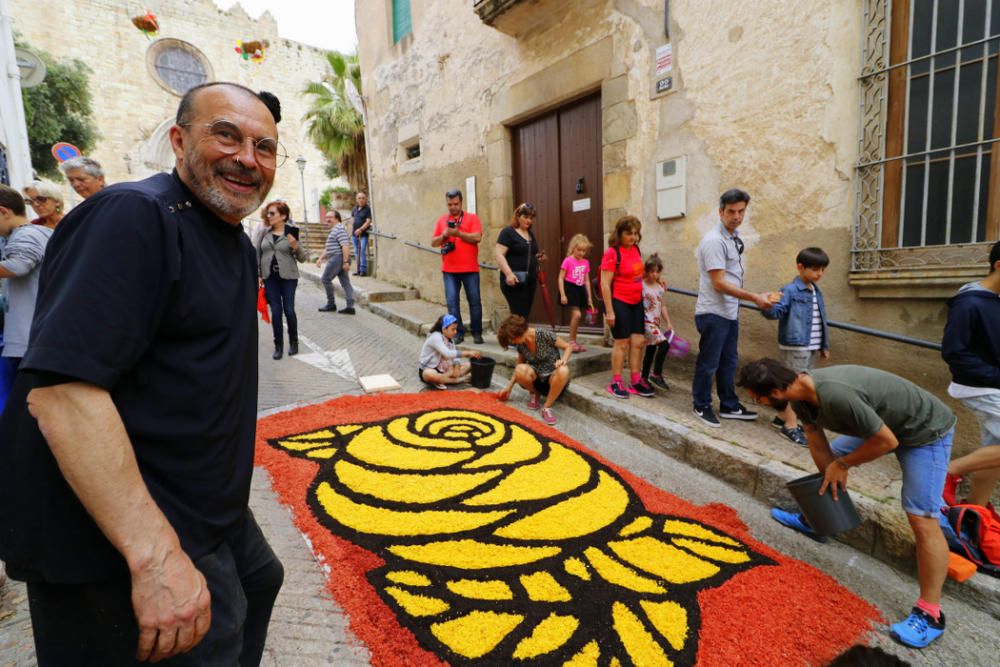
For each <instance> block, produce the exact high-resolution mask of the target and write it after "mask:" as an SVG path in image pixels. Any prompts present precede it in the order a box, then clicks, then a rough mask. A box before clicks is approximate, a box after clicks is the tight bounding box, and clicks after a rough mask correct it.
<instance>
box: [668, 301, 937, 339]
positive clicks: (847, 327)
mask: <svg viewBox="0 0 1000 667" xmlns="http://www.w3.org/2000/svg"><path fill="white" fill-rule="evenodd" d="M667 291H668V292H673V293H675V294H683V295H684V296H693V297H697V296H698V293H697V292H692V291H691V290H687V289H681V288H679V287H668V288H667ZM740 308H746V309H748V310H757V311H759V310H760V308H758V307H757V306H756V305H754V304H752V303H744V302H742V301H740ZM826 324H827V326H830V327H833V328H835V329H843V330H844V331H853V332H854V333H859V334H864V335H866V336H873V337H875V338H884V339H885V340H892V341H895V342H897V343H906V344H907V345H913V346H915V347H923V348H927V349H928V350H937V351H938V352H940V351H941V344H940V343H935V342H933V341H929V340H923V339H921V338H913V337H911V336H903V335H902V334H895V333H891V332H889V331H880V330H878V329H872V328H871V327H863V326H861V325H860V324H851V323H849V322H835V321H834V320H827V322H826Z"/></svg>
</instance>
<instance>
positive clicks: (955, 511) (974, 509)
mask: <svg viewBox="0 0 1000 667" xmlns="http://www.w3.org/2000/svg"><path fill="white" fill-rule="evenodd" d="M948 523H949V524H950V525H951V527H952V529H953V530H954V531H955V534H956V535H957V537H958V546H960V547H961V551H959V553H960V554H961V555H963V556H965V557H966V558H968V559H969V560H971V561H972V562H973V563H975V564H976V565H977V566H978V568H979V571H980V572H985V573H986V574H991V575H993V576H994V577H1000V517H998V516H997V514H996V512H994V511H993V510H991V509H988V508H986V507H983V506H981V505H953V506H952V507H950V508H948Z"/></svg>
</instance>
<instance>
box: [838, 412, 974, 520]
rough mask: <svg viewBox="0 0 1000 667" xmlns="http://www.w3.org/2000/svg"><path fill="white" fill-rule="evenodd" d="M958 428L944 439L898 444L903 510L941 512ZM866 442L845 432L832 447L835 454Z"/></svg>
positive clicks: (918, 513)
mask: <svg viewBox="0 0 1000 667" xmlns="http://www.w3.org/2000/svg"><path fill="white" fill-rule="evenodd" d="M954 437H955V429H954V428H953V429H951V430H950V431H948V432H947V433H945V434H944V435H943V436H941V438H940V439H938V440H935V441H934V442H932V443H930V444H927V445H924V446H922V447H902V446H900V447H896V449H894V450H893V452H892V453H893V454H895V455H896V460H898V461H899V467H900V468H902V469H903V492H902V494H901V496H902V497H901V499H902V501H903V511H904V512H906V513H907V514H912V515H914V516H920V517H927V518H937V516H938V515H939V514H940V512H941V505H943V504H944V503H943V501H942V500H941V492H942V491H944V478H945V475H947V474H948V460H949V459H950V458H951V440H952V438H954ZM862 442H864V441H863V440H862V439H861V438H854V437H851V436H849V435H842V436H839V437H837V438H834V440H833V442H831V443H830V449H832V450H833V454H834V456H837V457H841V456H844V455H846V454H850V453H851V452H853V451H854V450H855V449H857V448H858V447H859V446H860V445H861V443H862Z"/></svg>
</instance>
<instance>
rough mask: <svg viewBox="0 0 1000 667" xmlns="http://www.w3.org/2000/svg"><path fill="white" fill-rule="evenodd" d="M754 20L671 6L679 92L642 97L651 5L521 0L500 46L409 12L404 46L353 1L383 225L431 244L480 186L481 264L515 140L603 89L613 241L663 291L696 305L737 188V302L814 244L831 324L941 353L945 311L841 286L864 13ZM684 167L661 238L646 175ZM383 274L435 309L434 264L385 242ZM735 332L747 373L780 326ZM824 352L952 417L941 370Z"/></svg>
mask: <svg viewBox="0 0 1000 667" xmlns="http://www.w3.org/2000/svg"><path fill="white" fill-rule="evenodd" d="M752 4H753V6H752V9H751V8H749V7H748V5H747V3H745V2H740V1H739V0H717V1H715V2H703V1H702V0H674V2H671V5H670V11H671V35H670V41H671V43H672V45H673V50H674V70H673V75H674V87H675V92H672V93H670V94H668V95H666V96H661V97H656V98H654V97H653V94H652V93H653V71H654V58H655V49H656V47H658V46H660V45H661V44H663V43H664V42H666V41H667V40H666V38H665V37H664V34H663V13H662V12H663V3H662V2H660V1H659V0H575V1H570V0H538V1H537V2H523V3H520V4H519V5H518V6H517V7H516V8H515V9H514V10H511V11H510V12H509V13H508V15H507V16H506V17H501V18H500V19H498V21H497V24H496V25H497V26H498V27H500V28H502V29H503V31H501V30H498V29H496V28H492V27H490V26H487V25H485V24H484V23H483V22H482V21H481V20H480V19H479V17H478V16H477V15H476V13H475V11H474V9H473V7H472V3H469V2H467V1H466V0H438V1H437V2H433V3H412V18H413V32H412V33H411V34H410V35H408V36H406V37H405V38H403V39H402V40H401V41H400V42H399V43H393V39H392V19H391V2H390V0H375V1H371V2H369V1H368V0H365V1H356V3H355V10H356V12H357V17H358V25H359V58H360V61H361V66H362V72H363V77H364V89H365V98H366V103H367V105H368V112H369V128H368V129H369V156H370V160H371V170H372V182H373V185H372V189H373V194H374V196H375V197H376V198H378V199H379V200H380V207H379V213H380V216H379V217H380V219H379V223H380V225H381V226H382V228H383V229H386V230H389V231H391V232H392V233H394V234H396V235H398V236H399V237H400V239H407V240H416V241H420V242H422V243H425V244H426V243H429V241H430V236H431V230H432V226H433V223H434V221H435V219H436V218H437V217H438V216H439V215H441V214H442V213H443V212H444V201H443V194H442V193H443V192H444V191H445V190H446V189H448V188H450V187H461V186H463V185H464V183H465V179H466V177H468V176H476V178H477V200H478V204H479V206H478V210H479V214H480V216H481V217H482V218H483V224H484V241H483V243H482V245H481V248H480V259H481V260H483V261H487V262H492V261H493V259H492V257H493V247H494V241H495V238H496V235H497V234H498V233H499V230H500V228H501V227H502V226H503V225H504V224H506V222H507V220H508V216H509V211H510V209H511V208H512V207H513V205H514V204H515V202H514V201H513V192H512V185H511V168H510V166H509V165H498V162H501V161H502V160H501V159H499V158H498V156H503V155H505V153H503V151H504V149H505V146H504V142H509V141H510V134H509V128H510V127H512V126H515V125H516V124H517V123H519V122H522V121H524V120H527V119H529V118H531V117H532V116H534V115H538V114H541V113H543V112H545V111H548V110H549V109H551V108H555V107H557V106H558V105H559V104H561V103H562V102H565V101H567V100H568V99H569V98H567V97H566V96H567V95H568V94H569V93H567V91H577V93H578V94H580V93H587V92H594V91H597V90H600V91H601V93H602V107H603V110H602V113H603V122H602V125H603V137H602V143H603V147H604V148H603V161H604V164H603V169H604V208H605V215H604V219H605V222H606V225H607V226H608V227H610V226H612V225H613V224H614V221H615V219H616V218H617V217H618V216H619V215H621V214H622V213H626V212H627V213H630V214H635V215H638V216H639V217H640V219H641V220H643V222H644V227H643V230H642V231H643V241H642V249H643V251H644V252H646V253H647V254H648V253H651V252H654V251H655V252H658V253H659V254H660V256H661V257H662V258H663V259H664V262H665V264H666V271H665V274H664V275H665V277H666V279H667V280H668V281H669V282H670V284H671V285H673V286H676V287H682V288H688V289H696V288H697V284H698V275H697V267H696V261H695V248H696V247H697V244H698V241H699V239H700V238H701V236H702V235H703V234H704V233H705V232H706V231H707V230H708V229H709V228H710V227H711V226H712V225H714V224H716V222H717V220H718V213H717V208H718V203H717V202H718V196H719V193H720V192H722V191H724V190H726V189H728V188H730V187H741V188H743V189H745V190H747V191H748V192H750V194H751V195H752V197H753V201H752V203H751V206H750V211H749V214H748V216H747V218H746V221H745V223H744V225H743V227H742V229H741V234H742V235H743V237H744V239H745V241H746V247H747V251H746V253H745V254H744V255H743V261H744V265H745V267H746V270H747V284H746V286H747V288H748V289H751V290H756V291H764V290H775V289H778V288H780V287H781V286H782V285H784V284H786V283H787V282H789V281H790V280H791V279H792V278H793V277H794V276H795V274H796V269H795V259H794V258H795V255H796V254H797V252H798V250H800V249H801V248H803V247H806V246H812V245H817V246H820V247H822V248H824V249H825V250H826V251H827V253H828V254H829V255H830V257H831V265H830V267H829V269H828V270H827V272H826V275H825V277H824V278H823V280H822V282H821V287H822V289H823V290H824V294H825V295H826V300H827V304H828V309H829V316H830V317H831V319H834V320H841V321H847V322H851V323H857V324H863V325H866V326H869V327H873V328H876V329H882V330H887V331H891V332H895V333H899V334H904V335H909V336H913V337H917V338H923V339H927V340H932V341H938V340H940V337H941V333H942V329H943V325H944V321H945V317H946V313H947V310H946V305H945V303H944V301H943V300H940V299H921V298H896V299H872V298H859V296H858V294H857V292H856V290H855V289H854V288H853V287H851V286H850V284H849V282H848V278H849V265H850V251H851V230H852V225H853V222H854V209H855V194H854V193H855V174H854V165H855V163H856V159H857V129H858V84H857V76H858V73H859V68H860V51H861V39H862V35H863V26H862V16H861V8H860V6H859V3H858V2H856V0H830V1H825V0H805V1H803V2H795V3H789V2H785V1H783V0H760V2H755V3H752ZM557 5H558V6H560V7H562V10H561V11H557V9H558V8H557V7H556V6H557ZM505 20H506V21H507V23H506V24H504V21H505ZM602 40H610V47H609V48H607V50H606V52H607V53H609V54H610V60H611V62H609V63H603V65H602V67H603V71H602V73H601V76H600V78H599V79H598V80H597V81H596V82H595V81H594V80H593V79H594V72H595V68H596V65H595V63H594V62H593V57H592V55H593V54H594V53H596V52H600V53H605V51H604V50H601V51H595V49H597V48H598V47H599V46H600V47H601V49H604V48H605V47H604V46H603V45H602V44H601V42H602ZM526 83H527V84H528V85H525V84H526ZM402 126H406V127H407V135H408V136H407V137H406V139H412V136H411V135H412V128H414V127H416V128H418V131H419V139H420V145H421V156H420V158H418V159H416V160H412V161H411V160H406V155H405V152H404V151H403V150H401V148H400V141H401V140H402V139H403V138H402V137H400V136H399V134H398V132H397V128H399V127H402ZM679 155H685V156H687V215H686V216H685V217H683V218H679V219H671V220H657V218H656V192H655V169H656V164H657V163H658V162H660V161H663V160H666V159H670V158H672V157H676V156H679ZM537 224H541V225H544V224H545V221H544V220H540V221H538V223H537ZM593 255H594V256H593V257H592V259H595V258H596V256H597V253H596V252H595V253H593ZM380 270H381V271H382V272H383V273H382V275H383V277H386V278H389V279H391V280H396V281H398V282H404V283H407V284H411V285H414V286H416V287H418V288H419V289H420V291H421V293H422V294H423V295H425V296H426V298H429V299H436V300H439V301H443V295H442V294H441V291H442V290H441V284H440V282H441V281H440V276H439V260H438V258H436V257H434V256H433V255H431V254H429V253H423V252H420V251H417V250H414V249H412V248H409V247H407V246H405V245H403V244H402V243H398V242H392V241H387V242H384V243H382V246H381V249H380ZM984 271H985V268H984ZM495 283H496V276H495V273H493V272H486V273H484V277H483V285H484V290H483V292H484V311H485V312H486V313H490V312H493V311H494V310H496V308H495V303H497V302H498V303H500V304H502V303H503V302H502V297H501V296H500V294H499V290H497V289H496V287H495ZM491 300H492V303H491ZM693 301H694V300H693V299H690V298H688V297H684V296H679V295H671V296H670V297H669V298H668V305H669V307H670V308H671V309H672V310H673V311H674V316H673V319H674V322H675V323H678V329H679V331H680V333H681V334H682V335H684V336H686V337H688V338H691V339H697V332H696V331H695V328H694V323H693V308H694V303H693ZM741 328H742V337H741V338H742V340H741V354H742V355H743V356H744V357H745V358H753V357H757V356H761V355H765V354H769V355H774V354H776V347H777V345H776V340H777V326H776V324H775V323H773V322H770V321H767V320H765V319H764V318H762V317H761V316H760V315H758V314H756V313H753V312H748V311H744V313H743V315H742V327H741ZM831 339H832V344H833V357H832V363H859V364H868V365H873V366H878V367H881V368H885V369H887V370H891V371H894V372H897V373H899V374H901V375H904V376H906V377H908V378H910V379H912V380H914V381H916V382H917V383H918V384H920V385H921V386H924V387H926V388H928V389H930V390H931V391H933V392H935V393H936V394H937V395H939V396H942V397H944V398H945V399H946V400H948V399H947V396H946V392H945V389H946V387H947V384H948V381H949V375H948V371H947V367H946V366H945V365H944V363H943V362H942V361H941V359H940V356H939V355H938V353H936V352H934V351H931V350H926V349H921V348H915V347H911V346H907V345H904V344H900V343H893V342H889V341H884V340H877V339H872V338H868V337H865V336H861V335H859V334H853V333H847V332H843V331H840V330H835V331H834V332H833V333H832V335H831ZM951 403H952V406H953V407H955V408H956V410H957V411H958V412H959V413H960V417H961V419H960V427H959V438H958V440H957V446H956V449H957V450H958V451H964V450H967V449H968V448H970V447H972V446H974V443H975V442H976V440H977V438H976V428H975V424H974V421H973V420H972V418H971V416H970V415H969V414H968V413H967V412H965V411H964V410H963V409H962V408H961V407H960V406H959V405H957V404H955V403H954V402H951Z"/></svg>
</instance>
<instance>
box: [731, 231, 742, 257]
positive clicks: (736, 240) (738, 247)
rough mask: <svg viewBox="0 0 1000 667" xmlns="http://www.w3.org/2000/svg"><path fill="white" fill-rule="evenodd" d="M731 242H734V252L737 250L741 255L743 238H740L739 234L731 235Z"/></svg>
mask: <svg viewBox="0 0 1000 667" xmlns="http://www.w3.org/2000/svg"><path fill="white" fill-rule="evenodd" d="M733 243H735V244H736V252H738V253H739V254H741V255H742V254H743V239H741V238H740V237H739V236H734V237H733Z"/></svg>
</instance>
